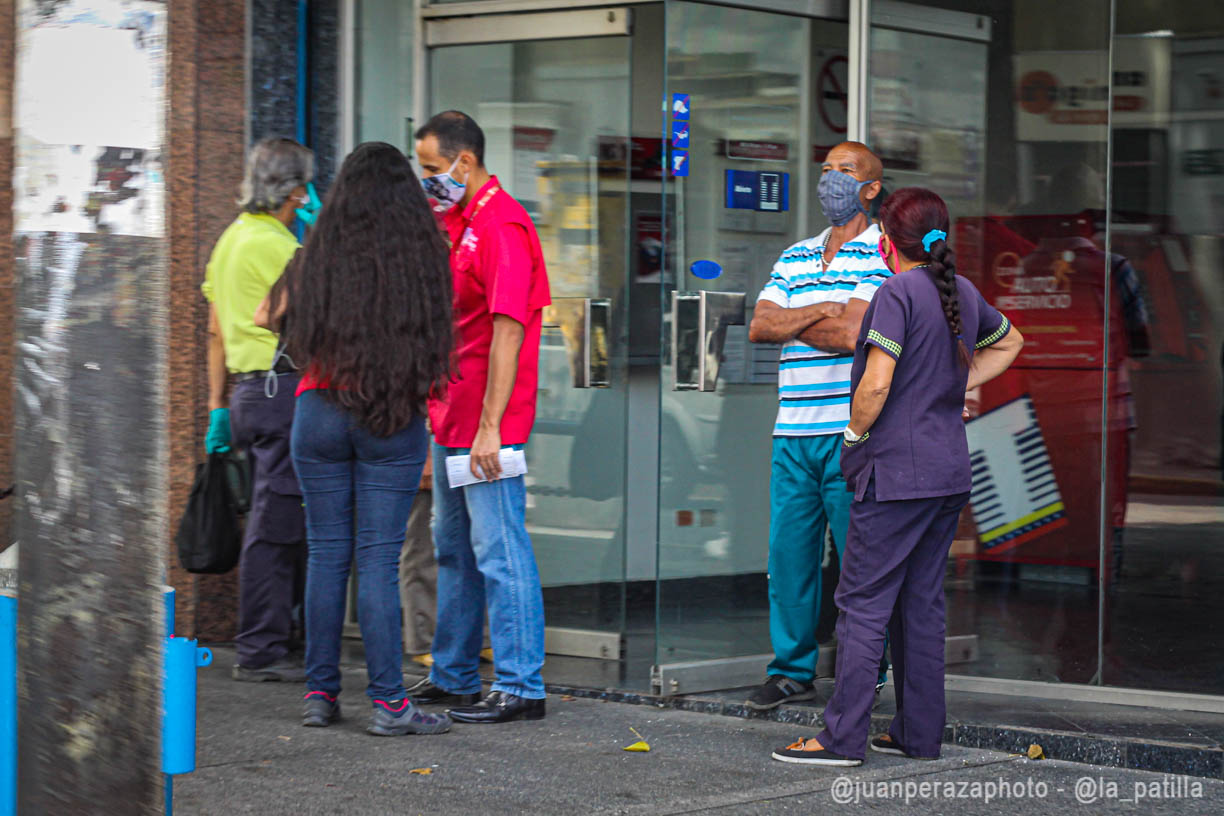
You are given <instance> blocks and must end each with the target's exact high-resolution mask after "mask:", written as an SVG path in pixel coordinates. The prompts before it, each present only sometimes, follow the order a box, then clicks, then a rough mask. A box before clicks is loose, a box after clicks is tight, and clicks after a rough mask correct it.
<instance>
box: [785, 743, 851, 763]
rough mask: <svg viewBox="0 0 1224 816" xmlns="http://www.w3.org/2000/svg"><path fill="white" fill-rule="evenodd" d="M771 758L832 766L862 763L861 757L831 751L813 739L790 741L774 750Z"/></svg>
mask: <svg viewBox="0 0 1224 816" xmlns="http://www.w3.org/2000/svg"><path fill="white" fill-rule="evenodd" d="M773 758H774V759H776V760H778V761H779V762H793V763H795V764H797V765H827V766H829V767H833V768H853V767H855V766H856V765H862V764H863V760H861V759H855V758H853V757H848V756H843V755H842V754H835V753H833V752H832V751H830V750H829V749H827V748H825V747H823V746H822V745H821V744H820V743H819V742H818V741H817V740H815V739H809V740H799V741H798V742H792V743H791V744H790V745H788V746H786V747H785V748H779V749H778V750H776V751H774V752H773Z"/></svg>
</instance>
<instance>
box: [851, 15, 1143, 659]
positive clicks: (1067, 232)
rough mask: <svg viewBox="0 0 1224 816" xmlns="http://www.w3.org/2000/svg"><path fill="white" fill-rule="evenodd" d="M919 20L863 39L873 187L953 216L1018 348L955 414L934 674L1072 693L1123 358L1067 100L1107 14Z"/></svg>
mask: <svg viewBox="0 0 1224 816" xmlns="http://www.w3.org/2000/svg"><path fill="white" fill-rule="evenodd" d="M920 5H922V6H929V7H934V8H938V9H941V10H942V13H940V14H932V15H928V16H927V18H926V20H925V22H924V23H921V24H920V23H917V22H915V18H913V16H912V15H911V18H910V19H908V20H898V19H894V18H891V17H888V16H887V9H884V10H883V11H879V12H878V13H877V20H876V25H875V26H874V27H873V30H872V35H871V48H872V59H871V90H870V94H869V96H870V109H869V117H870V133H871V139H872V141H873V142H874V143H876V144H875V145H874V146H876V147H877V149H879V150H880V151H881V152H882V154H883V159H884V169H885V187H886V188H887V189H890V190H891V189H896V188H898V187H903V186H909V185H920V186H924V187H929V188H932V189H934V190H936V191H937V192H939V193H940V195H942V196H943V197H944V198H945V199H946V200H947V201H948V204H949V209H950V210H951V214H952V216H953V230H952V232H953V236H952V240H953V242H954V246H955V248H956V252H957V271H958V272H959V273H960V274H962V275H965V276H966V277H968V278H969V279H970V280H972V281H973V282H974V283H975V285H977V287H978V288H979V289H980V290H981V292H982V294H983V296H984V297H985V298H986V299H987V300H988V301H990V302H991V303H992V304H994V305H995V306H996V307H997V308H998V309H999V310H1000V311H1002V312H1003V313H1004V314H1006V315H1007V316H1008V317H1009V318H1010V319H1011V321H1012V322H1013V323H1014V324H1015V325H1016V327H1017V328H1018V329H1020V330H1021V332H1023V334H1024V336H1025V338H1026V340H1027V344H1026V346H1025V349H1024V352H1023V354H1022V355H1021V357H1020V358H1019V359H1018V360H1017V362H1016V364H1015V365H1013V367H1012V368H1011V369H1010V370H1009V371H1008V372H1007V373H1006V374H1004V375H1003V376H1002V377H1000V378H999V379H997V380H995V381H992V382H990V383H988V384H987V385H986V386H984V387H983V388H982V389H981V390H980V393H978V394H972V395H970V399H969V405H970V407H971V408H972V410H973V412H974V414H975V415H976V416H975V418H974V419H972V420H971V421H970V422H969V426H968V434H969V438H970V447H971V452H972V457H973V464H974V478H975V483H974V493H973V496H972V499H971V503H970V507H969V508H968V509H967V510H966V513H965V514H964V516H963V517H962V522H961V528H960V531H959V533H958V535H957V540H956V541H955V543H954V544H953V546H952V550H951V552H950V554H949V563H948V576H947V581H946V584H945V588H946V591H947V600H948V635H949V636H952V637H959V638H964V639H965V640H964V641H962V642H967V643H973V644H976V649H966V650H963V651H962V652H961V656H962V658H963V659H961V658H958V660H959V661H960V662H956V663H953V664H951V665H949V667H948V671H949V672H950V673H952V674H970V675H984V676H991V677H1005V678H1014V679H1022V680H1044V681H1059V682H1079V683H1086V682H1090V681H1092V680H1093V678H1094V677H1095V676H1096V674H1097V670H1098V664H1097V653H1098V643H1097V633H1098V629H1099V626H1098V623H1099V616H1098V612H1097V602H1098V579H1099V570H1100V547H1101V536H1100V518H1101V504H1100V503H1101V500H1102V490H1101V481H1102V480H1101V462H1102V459H1101V450H1102V429H1103V425H1102V395H1103V389H1104V385H1105V375H1106V372H1107V371H1116V370H1117V369H1118V368H1120V367H1121V366H1122V364H1123V361H1124V360H1125V358H1126V350H1125V344H1123V343H1119V344H1116V345H1115V346H1113V347H1110V348H1109V349H1108V350H1107V345H1106V337H1105V334H1104V328H1105V320H1106V314H1107V313H1109V314H1110V315H1111V316H1112V317H1113V318H1114V319H1113V321H1112V326H1113V327H1114V328H1113V330H1114V331H1115V332H1120V331H1121V328H1120V327H1121V325H1122V323H1123V321H1122V320H1121V315H1120V311H1119V308H1120V307H1119V306H1118V304H1117V288H1118V287H1116V286H1111V285H1110V280H1109V277H1108V272H1107V270H1108V268H1109V264H1108V262H1107V256H1106V254H1105V252H1104V232H1103V230H1102V229H1101V225H1102V224H1103V219H1101V218H1099V217H1098V216H1099V215H1103V212H1104V209H1105V196H1104V183H1103V180H1104V178H1105V170H1106V168H1105V157H1106V137H1107V128H1106V126H1105V122H1106V118H1105V114H1106V113H1107V110H1106V109H1107V107H1108V105H1107V103H1106V102H1105V100H1104V98H1101V97H1100V94H1097V93H1096V92H1095V91H1092V92H1083V93H1081V92H1080V91H1078V90H1074V89H1080V88H1087V87H1090V86H1092V87H1094V88H1099V87H1101V86H1102V85H1105V86H1107V84H1108V65H1109V54H1108V50H1107V47H1108V42H1107V40H1108V37H1107V31H1108V26H1107V25H1105V22H1106V21H1107V17H1102V16H1101V15H1102V13H1104V14H1107V13H1108V7H1109V4H1108V3H1107V2H1104V0H1100V2H1090V3H1082V4H1077V5H1076V6H1075V7H1074V8H1069V7H1066V6H1065V5H1064V6H1061V7H1059V9H1058V11H1057V16H1058V17H1059V19H1062V20H1064V21H1065V23H1066V24H1064V25H1059V26H1056V27H1051V26H1049V25H1047V24H1046V23H1045V22H1042V23H1041V24H1038V22H1037V21H1039V20H1043V21H1048V20H1047V18H1046V15H1047V14H1048V13H1052V12H1054V7H1053V6H1052V5H1051V4H1050V3H1049V2H1047V0H994V2H990V3H986V4H983V3H961V2H955V1H953V2H931V3H921V4H920ZM1098 23H1099V25H1098ZM1055 28H1056V29H1057V30H1054V29H1055ZM1051 83H1053V84H1051ZM1060 89H1063V90H1060ZM1064 90H1065V93H1064ZM1105 96H1108V94H1106V95H1105ZM1111 379H1115V380H1116V377H1113V376H1112V375H1111Z"/></svg>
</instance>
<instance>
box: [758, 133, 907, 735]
mask: <svg viewBox="0 0 1224 816" xmlns="http://www.w3.org/2000/svg"><path fill="white" fill-rule="evenodd" d="M883 170H884V168H883V165H882V164H881V163H880V159H879V157H877V156H876V155H875V154H874V153H872V152H871V151H870V150H869V149H868V148H867V147H866V146H865V145H862V144H860V143H858V142H843V143H842V144H839V145H838V146H837V147H835V148H833V149H832V150H830V151H829V155H828V156H827V157H826V158H825V161H824V169H823V174H822V175H821V177H820V186H819V187H818V189H817V192H818V195H819V196H820V207H821V209H822V210H823V211H824V215H825V218H827V219H828V220H829V223H830V226H829V227H828V228H826V229H825V230H824V232H822V233H820V235H818V236H816V237H815V238H809V239H807V240H805V241H800V242H799V243H797V244H795V245H794V246H792V247H790V248H789V249H787V250H786V251H785V252H783V253H782V256H781V257H780V258H778V262H777V263H776V264H774V268H773V272H772V273H771V274H770V276H769V283H768V284H766V286H765V288H764V289H763V290H762V291H761V295H760V297H759V298H758V299H757V305H756V312H755V315H754V316H753V318H752V325H751V327H750V328H749V335H748V336H749V338H750V339H751V340H752V342H754V343H777V344H781V345H782V359H781V364H780V366H779V369H778V396H779V407H778V419H777V422H776V423H775V424H774V433H773V465H772V471H771V475H770V490H769V493H770V523H769V632H770V640H771V641H772V643H773V650H774V660H773V662H772V663H770V664H769V669H768V670H767V672H768V677H767V678H766V680H765V683H764V685H762V686H761V687H759V688H757V689H756V690H755V691H754V692H753V693H752V696H751V697H750V698H749V699H748V701H747V703H748V706H749V707H750V708H755V709H757V710H762V711H763V710H768V709H771V708H775V707H777V706H778V705H780V704H781V703H783V702H788V701H797V700H810V699H812V698H813V697H814V696H815V691H814V688H813V683H812V681H813V680H814V679H815V675H816V660H817V657H818V656H819V644H818V643H817V641H816V629H817V625H818V624H819V622H820V620H819V619H820V603H821V595H822V589H823V587H822V586H821V566H822V562H823V561H824V553H825V536H826V529H827V530H828V531H829V533H831V534H832V538H833V543H834V546H836V547H837V552H838V555H839V556H840V555H841V554H842V553H843V552H844V551H845V547H846V531H847V529H848V527H849V524H850V500H851V495H850V493H848V492H847V491H846V482H845V479H844V478H843V477H842V473H841V445H842V432H843V431H845V429H846V426H847V424H848V423H849V421H850V366H851V363H852V362H853V360H854V344H855V341H856V340H857V339H858V335H859V329H860V327H861V324H862V320H863V313H864V312H866V311H867V304H868V303H869V302H870V301H871V298H872V296H874V295H875V293H876V290H877V289H879V287H880V284H882V283H883V282H884V281H885V279H887V278H888V277H889V276H890V275H891V274H892V273H890V272H889V271H888V267H887V266H885V265H884V260H883V259H882V258H881V257H880V255H879V253H878V251H877V250H878V246H879V242H880V230H879V228H878V227H877V226H875V225H874V224H873V223H872V222H871V219H870V218H869V217H868V210H869V208H870V206H871V201H872V199H874V198H876V197H877V196H879V195H880V190H881V178H882V177H883ZM831 589H832V588H830V590H831Z"/></svg>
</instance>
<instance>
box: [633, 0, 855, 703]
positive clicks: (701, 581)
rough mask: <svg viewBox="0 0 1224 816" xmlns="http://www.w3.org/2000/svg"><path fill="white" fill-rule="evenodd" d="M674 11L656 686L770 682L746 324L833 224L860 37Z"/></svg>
mask: <svg viewBox="0 0 1224 816" xmlns="http://www.w3.org/2000/svg"><path fill="white" fill-rule="evenodd" d="M666 17H667V20H666V69H665V77H666V88H665V102H666V104H665V114H664V117H663V120H664V121H663V123H662V124H663V137H664V139H665V140H668V141H670V143H671V146H672V149H671V153H670V157H669V158H670V161H669V166H668V171H669V172H668V175H667V178H666V180H665V195H664V199H665V203H666V206H665V207H664V212H665V214H666V221H667V223H666V225H665V226H666V229H665V236H666V238H665V240H666V251H665V253H664V257H665V258H667V270H666V274H665V275H664V280H663V282H662V287H663V293H662V295H663V298H664V303H665V304H666V307H665V309H664V311H663V319H662V322H663V326H664V330H663V338H664V345H665V348H666V349H667V353H665V354H664V360H663V373H662V377H661V381H660V407H661V416H660V441H659V467H660V472H661V477H662V478H661V488H660V495H659V548H658V586H657V616H658V630H657V644H656V664H655V676H654V683H655V685H656V686H657V687H658V688H659V689H660V690H661V691H662V692H663V693H667V694H676V693H686V692H691V691H700V690H708V689H713V688H729V687H734V686H742V685H749V684H753V683H758V682H760V680H761V679H762V678H763V677H764V673H765V667H766V665H767V664H768V662H769V659H770V655H769V652H770V651H771V646H770V639H769V604H768V576H767V574H766V568H767V559H768V550H769V473H770V452H771V438H772V431H773V424H774V419H775V415H776V413H777V410H778V391H777V388H778V383H777V375H778V360H779V349H778V348H777V347H770V346H763V345H752V344H750V343H749V342H748V324H749V323H750V321H751V319H752V311H753V308H754V304H755V302H756V299H757V295H758V294H759V292H760V291H761V289H762V287H764V285H765V284H766V282H767V281H768V279H769V274H770V270H771V269H772V267H773V265H774V262H775V261H776V260H777V258H778V256H779V255H780V254H781V253H782V251H783V250H784V249H786V248H787V247H788V246H790V245H791V244H793V243H795V242H796V241H798V240H800V239H803V238H807V237H810V236H812V235H815V234H817V233H818V232H819V231H820V230H821V229H823V227H824V226H825V225H824V224H823V223H821V218H820V208H819V206H818V205H817V203H816V196H815V187H816V183H817V181H818V178H819V169H820V168H819V165H818V164H816V162H819V161H823V158H824V155H825V152H827V150H828V148H829V147H831V146H832V145H834V144H837V143H838V142H840V141H843V140H844V139H845V138H846V131H847V128H848V111H847V101H848V100H847V97H846V88H847V70H846V69H847V51H848V44H849V43H848V26H847V24H846V22H845V21H844V20H835V19H817V18H809V17H796V16H788V15H783V14H775V13H770V12H762V11H755V10H746V9H734V8H727V7H721V6H711V5H704V4H701V3H693V2H669V3H668V4H667V10H666ZM828 617H829V618H830V620H831V618H832V615H830V616H828Z"/></svg>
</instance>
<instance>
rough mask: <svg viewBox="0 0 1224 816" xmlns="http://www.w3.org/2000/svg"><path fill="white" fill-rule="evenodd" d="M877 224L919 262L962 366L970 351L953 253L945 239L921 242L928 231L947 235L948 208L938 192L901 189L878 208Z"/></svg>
mask: <svg viewBox="0 0 1224 816" xmlns="http://www.w3.org/2000/svg"><path fill="white" fill-rule="evenodd" d="M880 223H881V224H883V225H884V232H885V233H886V234H887V235H888V238H889V240H890V241H892V242H893V244H895V245H896V247H897V249H898V250H900V252H901V254H902V255H904V256H905V257H906V258H908V259H909V260H911V261H920V262H922V263H924V265H925V266H926V271H927V274H928V276H929V277H930V279H931V282H932V283H934V284H935V288H936V289H937V290H938V291H939V303H940V306H941V307H942V308H943V313H944V320H945V321H947V323H948V331H949V332H950V333H951V335H952V338H953V340H955V341H956V347H957V355H958V356H959V357H960V360H961V362H962V363H964V364H968V362H969V348H968V344H967V343H966V342H965V338H964V336H963V335H964V327H963V326H962V324H961V313H960V292H959V291H958V290H957V286H956V253H955V252H953V251H952V245H951V244H949V243H948V242H947V240H946V239H944V238H939V239H937V240H935V241H933V242H932V243H931V244H930V247H931V249H930V251H927V249H926V247H924V246H923V244H922V239H923V238H924V237H926V235H927V233H929V232H930V231H931V230H941V231H943V232H944V233H948V232H949V225H948V224H949V219H948V205H946V204H944V200H943V199H942V198H940V197H939V195H938V194H937V193H934V192H932V191H931V190H928V189H926V188H925V187H903V188H902V189H900V190H897V191H896V192H895V193H893V194H892V195H890V196H889V197H888V200H887V201H885V202H884V204H883V205H882V206H881V207H880Z"/></svg>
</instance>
